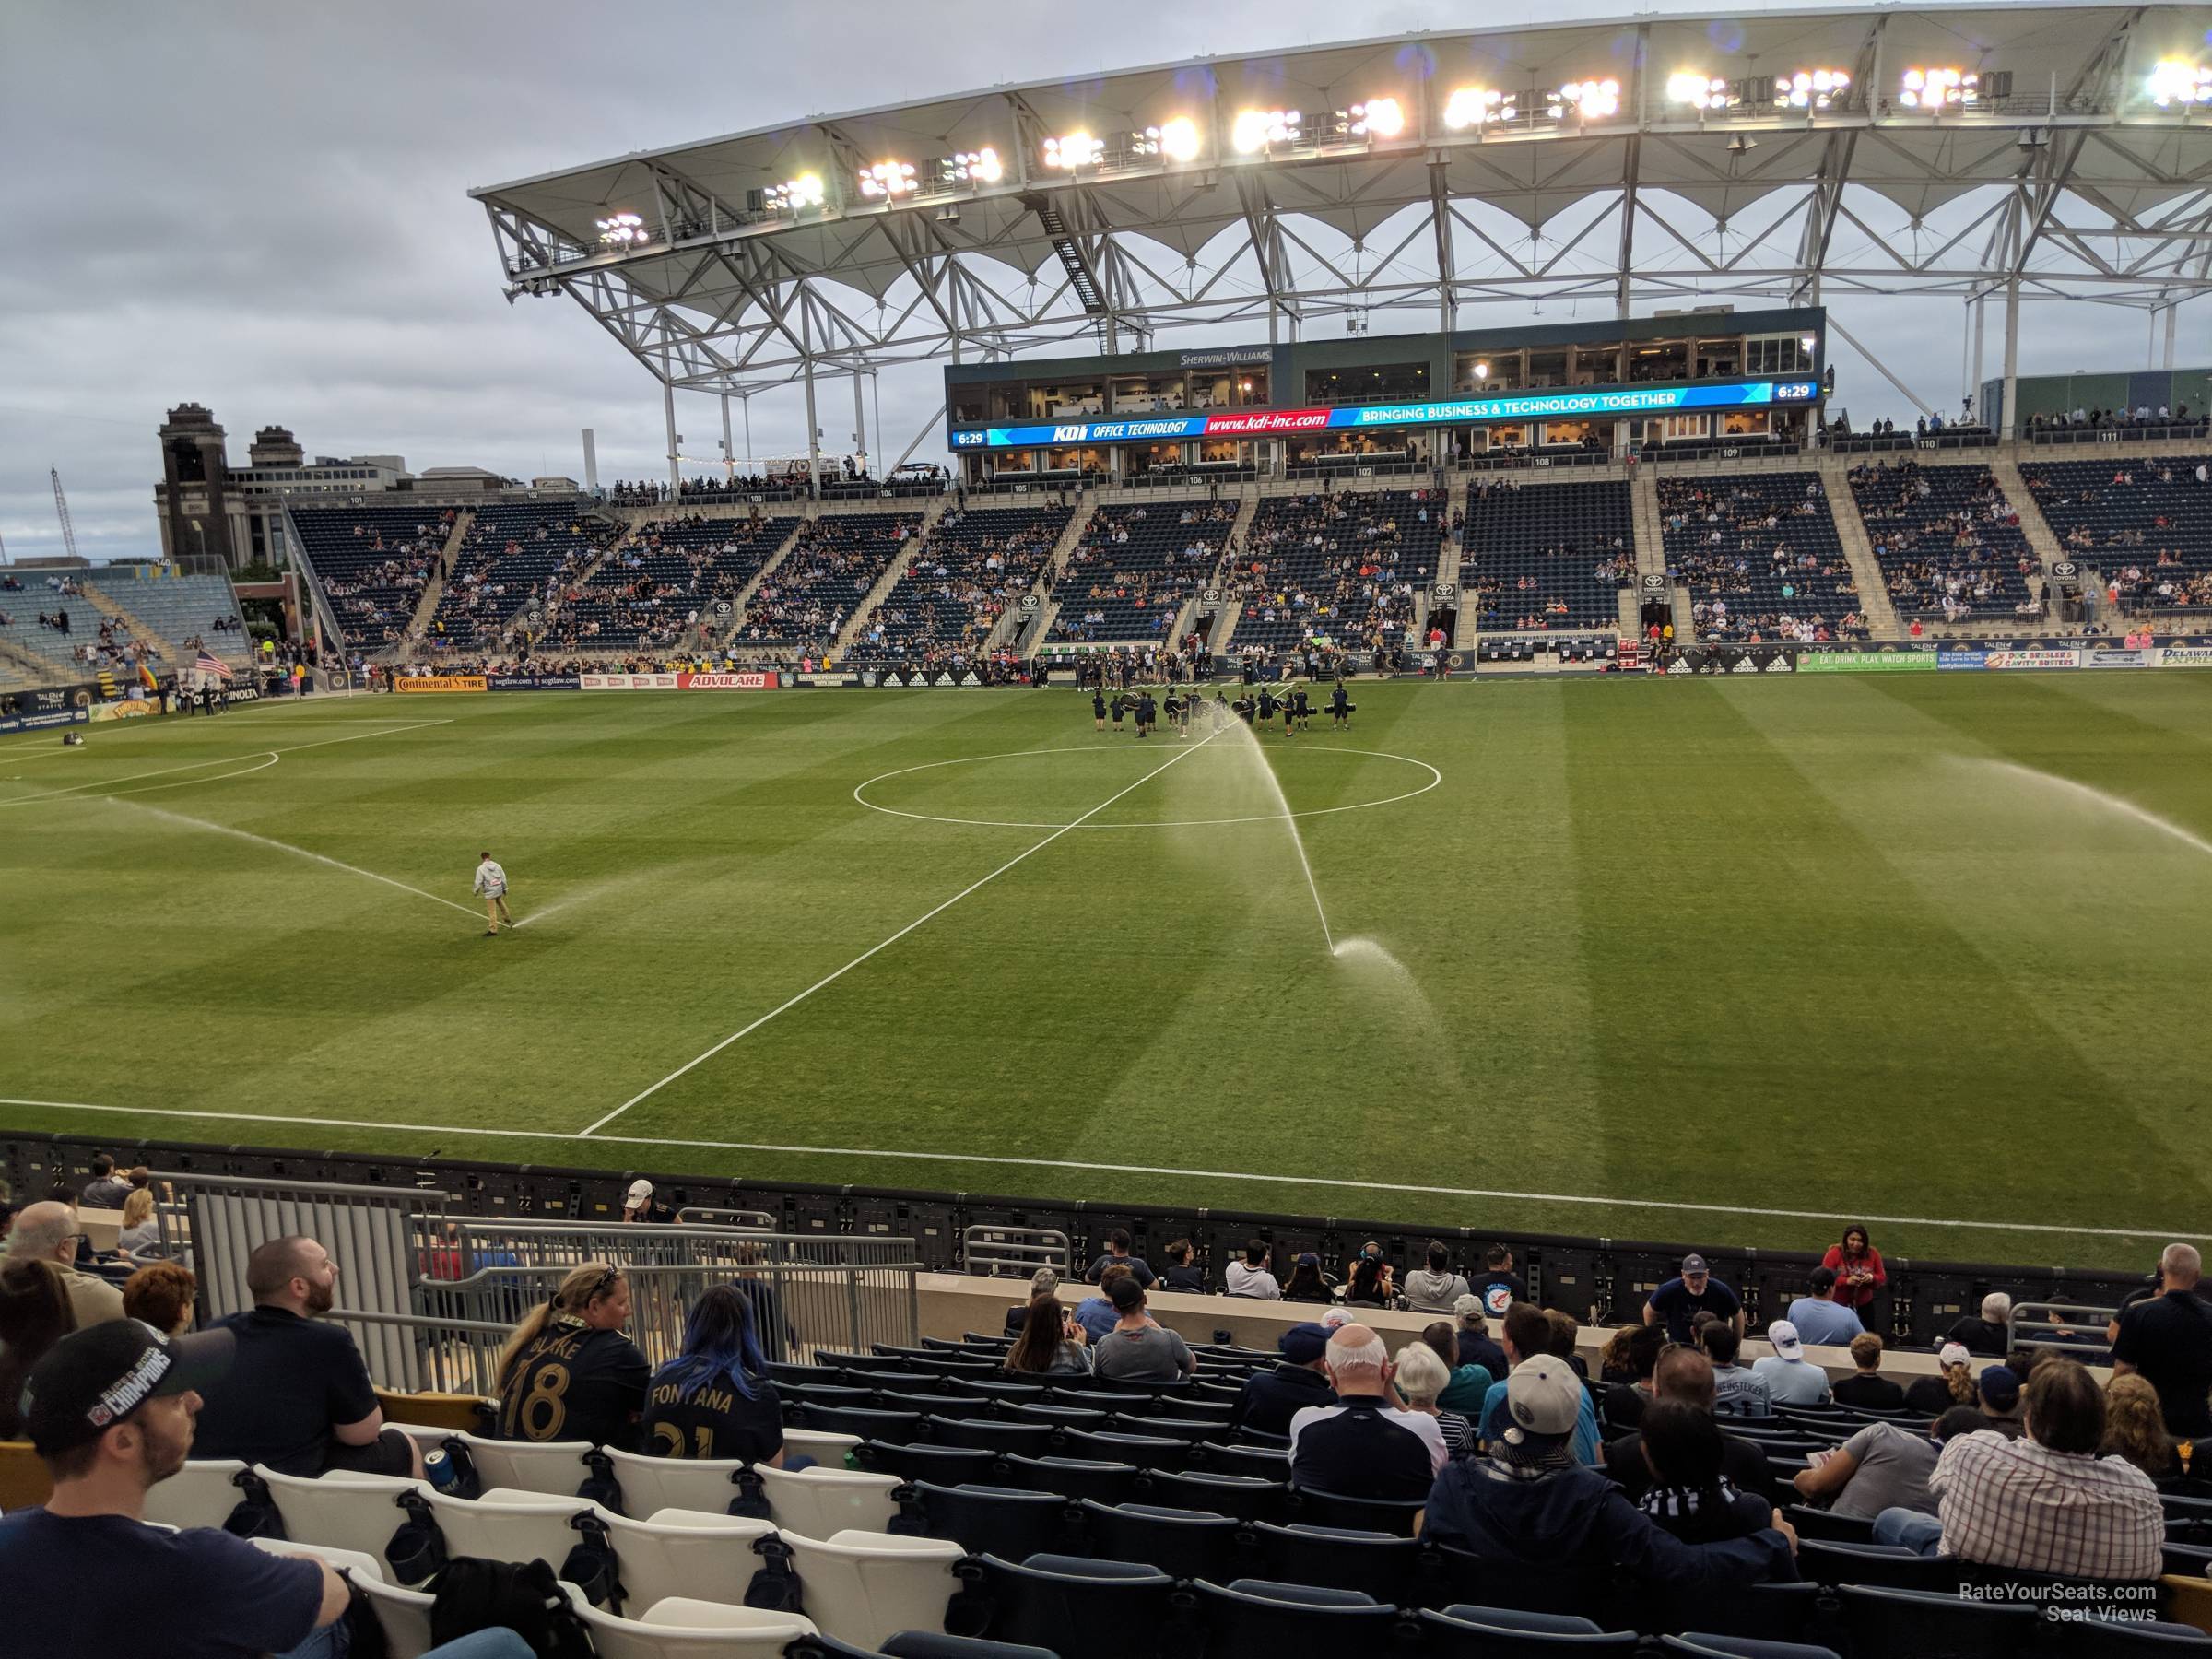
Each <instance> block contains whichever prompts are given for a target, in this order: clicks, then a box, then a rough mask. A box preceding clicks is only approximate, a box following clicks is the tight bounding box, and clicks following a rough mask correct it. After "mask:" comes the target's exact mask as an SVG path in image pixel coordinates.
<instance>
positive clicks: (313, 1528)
mask: <svg viewBox="0 0 2212 1659" xmlns="http://www.w3.org/2000/svg"><path fill="white" fill-rule="evenodd" d="M259 1473H260V1475H261V1477H262V1478H263V1479H264V1480H265V1481H267V1482H268V1484H269V1496H270V1497H271V1498H272V1499H274V1500H276V1504H277V1514H278V1516H280V1517H281V1518H282V1519H283V1522H284V1535H285V1536H286V1537H288V1538H291V1539H293V1540H295V1541H297V1542H299V1543H302V1544H317V1545H324V1546H327V1547H330V1548H333V1549H350V1550H355V1551H358V1552H359V1553H360V1554H362V1555H365V1556H367V1557H369V1558H370V1559H371V1560H373V1561H375V1562H376V1563H377V1569H378V1573H379V1576H381V1577H385V1578H389V1577H390V1576H391V1569H390V1568H389V1567H388V1566H387V1565H385V1563H384V1546H385V1545H387V1544H389V1543H391V1542H392V1535H393V1534H394V1533H395V1532H397V1531H398V1530H399V1529H400V1527H401V1526H403V1525H404V1524H406V1519H407V1512H406V1510H404V1509H402V1508H400V1506H399V1497H400V1494H401V1493H402V1492H421V1493H424V1494H425V1495H428V1493H429V1491H430V1487H429V1482H427V1481H421V1480H406V1479H402V1478H401V1477H397V1476H393V1475H325V1476H324V1477H322V1478H321V1479H319V1480H305V1479H302V1478H301V1477H299V1476H297V1475H279V1474H277V1472H276V1471H275V1470H273V1469H263V1470H261V1471H259Z"/></svg>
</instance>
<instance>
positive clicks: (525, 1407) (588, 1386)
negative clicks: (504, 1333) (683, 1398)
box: [500, 1262, 653, 1452]
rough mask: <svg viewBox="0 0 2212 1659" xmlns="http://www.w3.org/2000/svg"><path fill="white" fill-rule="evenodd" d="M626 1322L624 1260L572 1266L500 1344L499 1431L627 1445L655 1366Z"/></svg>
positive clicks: (504, 1436)
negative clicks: (629, 1333)
mask: <svg viewBox="0 0 2212 1659" xmlns="http://www.w3.org/2000/svg"><path fill="white" fill-rule="evenodd" d="M628 1323H629V1280H628V1279H627V1278H625V1277H622V1270H621V1269H620V1268H619V1267H617V1266H614V1265H611V1264H610V1263H606V1262H586V1263H584V1264H583V1265H582V1266H581V1267H573V1268H571V1269H570V1270H569V1273H568V1276H567V1277H564V1278H563V1279H562V1280H561V1281H560V1285H559V1288H557V1289H556V1290H555V1291H554V1292H553V1295H552V1297H551V1299H550V1300H547V1301H546V1302H544V1303H542V1304H541V1305H539V1306H538V1307H535V1308H533V1309H532V1310H531V1311H530V1312H528V1313H526V1314H524V1316H523V1321H522V1323H521V1324H518V1325H516V1326H515V1327H514V1334H513V1335H511V1336H509V1337H508V1338H507V1343H506V1346H505V1347H502V1348H501V1349H500V1439H501V1440H522V1441H590V1442H591V1443H592V1444H594V1445H595V1446H613V1447H615V1448H616V1449H617V1450H618V1451H625V1452H627V1451H629V1450H630V1449H631V1447H632V1443H633V1441H635V1439H636V1424H637V1420H638V1413H639V1412H640V1411H641V1410H642V1409H643V1408H644V1406H645V1383H646V1380H647V1379H648V1378H649V1377H650V1376H651V1375H652V1370H653V1368H652V1367H651V1366H649V1365H647V1364H646V1363H645V1356H644V1355H643V1354H641V1353H640V1352H639V1351H638V1348H637V1345H636V1344H635V1343H633V1342H631V1341H630V1339H629V1337H627V1336H625V1335H623V1334H622V1327H623V1326H624V1325H625V1324H628Z"/></svg>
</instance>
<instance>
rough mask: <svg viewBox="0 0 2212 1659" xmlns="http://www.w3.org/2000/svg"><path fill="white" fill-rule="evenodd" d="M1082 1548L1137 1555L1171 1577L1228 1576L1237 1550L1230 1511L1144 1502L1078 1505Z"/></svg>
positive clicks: (1120, 1557) (1106, 1556)
mask: <svg viewBox="0 0 2212 1659" xmlns="http://www.w3.org/2000/svg"><path fill="white" fill-rule="evenodd" d="M1081 1509H1082V1514H1083V1531H1084V1534H1085V1536H1086V1538H1087V1539H1088V1547H1087V1551H1086V1553H1088V1554H1091V1555H1095V1556H1098V1557H1099V1558H1100V1559H1103V1560H1110V1561H1142V1562H1144V1563H1146V1564H1147V1566H1151V1567H1157V1568H1159V1570H1160V1571H1162V1572H1166V1573H1171V1574H1173V1575H1174V1576H1175V1577H1176V1578H1207V1579H1222V1580H1225V1579H1230V1578H1233V1577H1234V1576H1236V1573H1235V1569H1236V1566H1237V1561H1238V1557H1239V1554H1240V1553H1241V1547H1240V1539H1239V1531H1240V1527H1239V1524H1238V1522H1237V1521H1236V1520H1235V1519H1233V1518H1232V1517H1230V1516H1228V1515H1215V1514H1206V1513H1202V1512H1198V1511H1196V1510H1179V1509H1162V1508H1159V1507H1157V1506H1155V1505H1152V1504H1148V1503H1124V1504H1119V1505H1113V1504H1104V1503H1100V1502H1099V1501H1097V1500H1095V1499H1090V1498H1086V1499H1085V1500H1083V1502H1082V1505H1081Z"/></svg>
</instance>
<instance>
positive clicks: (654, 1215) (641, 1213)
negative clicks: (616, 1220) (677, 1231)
mask: <svg viewBox="0 0 2212 1659" xmlns="http://www.w3.org/2000/svg"><path fill="white" fill-rule="evenodd" d="M622 1219H623V1220H625V1221H656V1222H668V1221H673V1220H675V1219H676V1212H675V1211H674V1210H672V1209H670V1208H669V1207H668V1206H666V1205H665V1204H655V1203H654V1202H653V1182H650V1181H648V1180H646V1179H645V1178H644V1177H643V1176H642V1175H641V1176H639V1177H638V1178H637V1180H635V1181H633V1182H630V1183H629V1196H628V1197H626V1198H624V1199H623V1200H622Z"/></svg>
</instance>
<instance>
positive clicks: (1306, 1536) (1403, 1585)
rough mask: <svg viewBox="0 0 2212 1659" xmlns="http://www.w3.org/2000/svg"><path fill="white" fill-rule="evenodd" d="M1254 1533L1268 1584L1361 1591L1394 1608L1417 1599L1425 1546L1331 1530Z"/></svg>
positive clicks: (1268, 1526)
mask: <svg viewBox="0 0 2212 1659" xmlns="http://www.w3.org/2000/svg"><path fill="white" fill-rule="evenodd" d="M1252 1530H1253V1535H1254V1536H1255V1537H1256V1538H1257V1540H1258V1542H1259V1549H1260V1576H1262V1577H1264V1578H1268V1579H1273V1580H1277V1581H1279V1582H1281V1583H1291V1584H1320V1585H1324V1586H1326V1587H1328V1588H1331V1589H1335V1590H1358V1591H1360V1592H1361V1593H1363V1594H1368V1595H1371V1596H1373V1597H1374V1598H1375V1599H1376V1600H1377V1601H1382V1602H1389V1603H1391V1604H1392V1605H1393V1606H1403V1605H1405V1604H1406V1603H1407V1602H1410V1601H1412V1600H1414V1599H1415V1598H1414V1594H1413V1575H1414V1570H1415V1563H1416V1560H1417V1559H1418V1555H1419V1551H1420V1545H1419V1543H1418V1541H1417V1540H1415V1539H1413V1538H1399V1537H1393V1536H1391V1535H1389V1534H1387V1533H1377V1532H1350V1531H1345V1530H1342V1529H1339V1528H1336V1527H1329V1526H1302V1525H1293V1526H1277V1525H1275V1524H1273V1523H1271V1522H1265V1521H1262V1522H1259V1523H1257V1524H1255V1525H1254V1526H1253V1529H1252Z"/></svg>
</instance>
